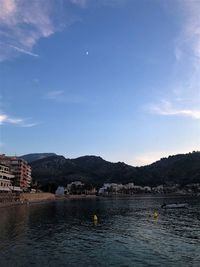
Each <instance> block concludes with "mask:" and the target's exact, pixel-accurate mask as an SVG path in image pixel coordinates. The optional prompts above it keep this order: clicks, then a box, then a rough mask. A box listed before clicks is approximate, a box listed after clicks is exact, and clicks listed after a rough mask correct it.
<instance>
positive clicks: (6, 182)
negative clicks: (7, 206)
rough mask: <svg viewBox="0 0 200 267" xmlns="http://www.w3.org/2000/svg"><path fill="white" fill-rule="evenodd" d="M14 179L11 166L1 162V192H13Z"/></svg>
mask: <svg viewBox="0 0 200 267" xmlns="http://www.w3.org/2000/svg"><path fill="white" fill-rule="evenodd" d="M13 179H14V175H12V174H11V172H10V169H9V167H8V166H6V165H4V164H1V163H0V192H4V193H5V192H11V191H12V182H13Z"/></svg>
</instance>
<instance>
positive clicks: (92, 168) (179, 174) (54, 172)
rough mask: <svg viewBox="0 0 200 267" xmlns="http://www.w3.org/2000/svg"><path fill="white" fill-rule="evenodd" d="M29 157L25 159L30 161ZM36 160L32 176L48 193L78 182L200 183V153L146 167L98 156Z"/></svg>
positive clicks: (164, 160)
mask: <svg viewBox="0 0 200 267" xmlns="http://www.w3.org/2000/svg"><path fill="white" fill-rule="evenodd" d="M27 156H28V155H25V156H23V158H26V159H27V158H28V157H27ZM32 158H33V154H32ZM38 158H39V159H38ZM35 159H36V160H34V161H31V162H30V164H31V166H32V176H33V179H34V180H36V181H38V183H39V184H40V187H42V188H44V189H45V191H52V190H54V188H56V186H57V185H63V186H66V185H67V184H68V183H70V182H72V181H76V180H79V181H82V182H83V183H85V184H92V185H94V186H97V187H100V186H101V185H102V184H103V183H123V184H124V183H129V182H133V183H135V184H138V185H148V186H156V185H160V184H175V183H178V184H180V185H183V186H184V185H186V184H189V183H200V152H192V153H188V154H180V155H175V156H169V157H168V158H163V159H161V160H159V161H157V162H155V163H153V164H151V165H148V166H145V167H132V166H130V165H127V164H125V163H122V162H118V163H111V162H108V161H105V160H103V159H102V158H101V157H96V156H84V157H80V158H77V159H66V158H65V157H63V156H58V155H55V154H53V155H51V156H48V157H44V158H42V159H40V154H37V157H36V156H35Z"/></svg>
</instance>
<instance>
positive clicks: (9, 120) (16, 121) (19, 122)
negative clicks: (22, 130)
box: [0, 113, 37, 128]
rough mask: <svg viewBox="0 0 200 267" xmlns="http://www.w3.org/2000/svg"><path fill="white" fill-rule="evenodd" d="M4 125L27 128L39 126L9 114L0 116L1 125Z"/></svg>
mask: <svg viewBox="0 0 200 267" xmlns="http://www.w3.org/2000/svg"><path fill="white" fill-rule="evenodd" d="M3 124H11V125H15V126H20V127H26V128H29V127H34V126H36V125H37V123H28V122H27V121H26V120H25V119H22V118H14V117H11V116H9V115H7V114H4V113H1V114H0V125H3Z"/></svg>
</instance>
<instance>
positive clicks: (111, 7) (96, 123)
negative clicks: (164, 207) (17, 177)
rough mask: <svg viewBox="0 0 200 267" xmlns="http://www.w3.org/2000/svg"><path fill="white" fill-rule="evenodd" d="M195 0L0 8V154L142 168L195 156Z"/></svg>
mask: <svg viewBox="0 0 200 267" xmlns="http://www.w3.org/2000/svg"><path fill="white" fill-rule="evenodd" d="M199 14H200V1H199V0H194V1H193V0H191V1H190V0H166V1H165V0H32V1H27V0H0V150H1V153H6V154H8V155H14V154H16V155H22V154H27V153H33V152H55V153H57V154H61V155H64V156H65V157H69V158H75V157H79V156H83V155H97V156H101V157H103V158H104V159H106V160H109V161H112V162H117V161H124V162H126V163H128V164H131V165H135V166H136V165H144V164H148V163H151V162H153V161H155V160H158V159H159V158H160V157H165V156H168V155H171V154H178V153H186V152H189V151H193V150H199V149H200V15H199Z"/></svg>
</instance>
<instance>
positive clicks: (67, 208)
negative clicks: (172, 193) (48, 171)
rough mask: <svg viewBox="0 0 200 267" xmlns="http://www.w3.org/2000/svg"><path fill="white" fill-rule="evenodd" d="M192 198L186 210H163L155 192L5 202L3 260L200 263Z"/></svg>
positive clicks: (198, 220) (199, 209) (198, 221)
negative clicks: (19, 203) (18, 203)
mask: <svg viewBox="0 0 200 267" xmlns="http://www.w3.org/2000/svg"><path fill="white" fill-rule="evenodd" d="M170 201H171V202H173V199H171V200H170ZM176 201H177V200H176ZM188 202H189V204H190V207H189V209H182V210H181V209H180V210H178V209H177V210H161V209H160V206H161V204H162V203H163V199H155V198H145V199H144V198H117V199H116V198H105V199H91V200H89V199H85V200H68V201H61V202H54V203H47V204H35V205H30V206H16V207H11V208H9V209H8V208H7V209H6V208H2V209H1V210H0V212H1V216H0V266H2V267H3V266H20V267H22V266H87V267H88V266H200V204H199V201H198V200H192V199H189V200H188ZM155 211H157V212H158V216H157V217H156V218H155V216H154V213H155ZM94 214H96V215H97V217H98V221H97V222H94Z"/></svg>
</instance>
